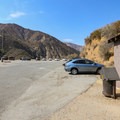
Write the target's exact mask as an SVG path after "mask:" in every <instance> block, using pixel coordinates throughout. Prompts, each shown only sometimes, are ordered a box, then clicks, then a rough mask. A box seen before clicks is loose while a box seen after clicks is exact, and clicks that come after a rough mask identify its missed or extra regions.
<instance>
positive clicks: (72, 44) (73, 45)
mask: <svg viewBox="0 0 120 120" xmlns="http://www.w3.org/2000/svg"><path fill="white" fill-rule="evenodd" d="M65 44H66V45H67V46H69V47H71V48H74V49H75V50H77V51H80V52H81V51H82V49H83V46H81V45H77V44H74V43H70V42H65Z"/></svg>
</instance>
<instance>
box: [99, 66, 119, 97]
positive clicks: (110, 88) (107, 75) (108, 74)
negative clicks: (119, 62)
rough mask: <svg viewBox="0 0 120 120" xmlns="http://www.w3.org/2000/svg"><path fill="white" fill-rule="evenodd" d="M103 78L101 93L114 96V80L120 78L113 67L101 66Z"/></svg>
mask: <svg viewBox="0 0 120 120" xmlns="http://www.w3.org/2000/svg"><path fill="white" fill-rule="evenodd" d="M100 74H101V78H102V80H103V92H102V93H103V94H104V95H105V96H106V97H111V98H116V81H117V80H120V78H119V75H118V73H117V71H116V69H115V67H110V68H106V67H103V68H102V69H101V71H100Z"/></svg>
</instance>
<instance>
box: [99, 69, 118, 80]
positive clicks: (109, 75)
mask: <svg viewBox="0 0 120 120" xmlns="http://www.w3.org/2000/svg"><path fill="white" fill-rule="evenodd" d="M100 74H101V75H102V79H104V80H117V81H119V80H120V77H119V75H118V73H117V71H116V68H115V67H110V68H106V67H103V68H102V69H101V72H100Z"/></svg>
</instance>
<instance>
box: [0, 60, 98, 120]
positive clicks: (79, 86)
mask: <svg viewBox="0 0 120 120" xmlns="http://www.w3.org/2000/svg"><path fill="white" fill-rule="evenodd" d="M62 64H63V61H14V62H11V63H7V64H6V63H4V64H0V113H1V114H0V120H8V119H9V120H45V119H46V117H48V116H49V115H50V114H52V113H54V112H55V111H57V110H59V109H60V108H62V107H64V106H65V105H66V104H68V103H69V102H70V101H72V100H73V99H74V98H75V97H77V96H78V95H80V94H81V93H83V92H84V91H86V90H87V89H88V88H89V87H90V86H91V85H92V84H93V83H94V82H95V81H96V80H97V76H96V75H93V74H91V75H86V74H85V75H75V76H74V75H71V74H69V73H67V72H65V71H64V68H63V66H62Z"/></svg>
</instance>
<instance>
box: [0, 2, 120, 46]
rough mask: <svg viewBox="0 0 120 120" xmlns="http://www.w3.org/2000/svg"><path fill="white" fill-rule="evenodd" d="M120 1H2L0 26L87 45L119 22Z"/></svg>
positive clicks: (0, 4) (0, 3) (0, 5)
mask: <svg viewBox="0 0 120 120" xmlns="http://www.w3.org/2000/svg"><path fill="white" fill-rule="evenodd" d="M119 6H120V0H114V1H113V0H0V23H16V24H19V25H21V26H23V27H25V28H29V29H33V30H39V31H42V32H45V33H48V34H50V35H52V36H54V37H56V38H58V39H59V40H61V41H67V42H72V43H76V44H80V45H84V39H85V38H86V37H87V36H89V35H90V33H91V32H93V31H94V30H96V29H98V28H101V27H104V26H105V25H107V24H110V23H112V22H115V21H117V20H120V7H119Z"/></svg>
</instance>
